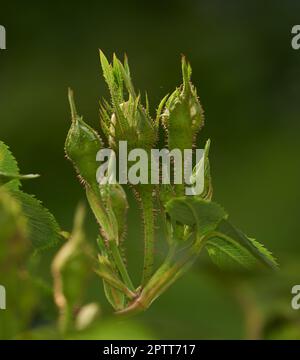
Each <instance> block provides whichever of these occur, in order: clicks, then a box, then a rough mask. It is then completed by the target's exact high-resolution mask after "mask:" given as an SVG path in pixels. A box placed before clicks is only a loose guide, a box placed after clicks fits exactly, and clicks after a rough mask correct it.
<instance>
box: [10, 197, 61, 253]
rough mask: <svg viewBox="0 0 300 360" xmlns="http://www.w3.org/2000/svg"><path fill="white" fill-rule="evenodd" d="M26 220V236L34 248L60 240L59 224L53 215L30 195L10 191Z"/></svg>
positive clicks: (39, 248)
mask: <svg viewBox="0 0 300 360" xmlns="http://www.w3.org/2000/svg"><path fill="white" fill-rule="evenodd" d="M11 195H12V197H13V198H14V199H15V200H16V201H17V202H18V203H19V204H20V206H21V209H22V213H23V214H24V216H25V218H26V220H27V228H28V238H29V240H30V241H31V243H32V245H33V247H34V249H36V250H44V249H47V248H49V247H52V246H54V245H56V244H57V243H58V242H59V241H60V235H59V231H60V229H59V226H58V224H57V222H56V220H55V218H54V216H53V215H52V214H51V213H50V212H49V210H47V209H46V208H45V207H44V206H43V205H42V203H41V202H40V201H39V200H37V199H36V198H35V197H33V196H32V195H28V194H25V193H24V192H22V191H18V190H16V191H11Z"/></svg>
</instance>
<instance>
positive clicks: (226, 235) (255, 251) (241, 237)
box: [216, 219, 278, 269]
mask: <svg viewBox="0 0 300 360" xmlns="http://www.w3.org/2000/svg"><path fill="white" fill-rule="evenodd" d="M216 231H217V233H218V234H219V236H218V237H221V238H222V239H223V240H225V241H227V242H229V243H231V244H232V243H234V244H239V245H240V246H242V247H243V248H244V249H246V250H247V251H248V252H249V253H250V254H252V256H254V258H256V259H257V260H259V261H260V262H262V263H263V264H265V265H266V266H268V267H271V268H273V269H275V268H277V266H278V264H277V261H276V259H275V258H274V257H273V255H272V254H271V253H270V252H269V251H268V250H267V249H266V248H265V247H264V246H263V245H262V244H260V243H259V242H258V241H257V240H254V239H250V238H248V237H247V236H246V235H245V234H244V233H243V232H242V231H241V230H239V229H237V228H236V227H234V226H233V225H232V224H231V223H230V222H229V221H227V220H225V219H223V220H222V221H221V222H220V224H219V225H218V227H217V229H216Z"/></svg>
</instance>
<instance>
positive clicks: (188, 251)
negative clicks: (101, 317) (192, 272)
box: [117, 234, 211, 317]
mask: <svg viewBox="0 0 300 360" xmlns="http://www.w3.org/2000/svg"><path fill="white" fill-rule="evenodd" d="M210 236H211V234H209V235H206V236H204V237H201V238H198V239H196V241H195V243H194V244H193V245H191V246H189V247H187V248H181V249H179V248H178V247H177V246H176V245H175V244H174V245H173V246H172V247H171V248H170V250H169V254H168V256H167V258H166V259H165V261H164V263H163V264H162V265H161V266H160V267H159V269H158V270H157V271H156V272H155V274H154V275H153V276H152V277H151V279H150V280H149V282H148V283H147V284H146V286H145V287H144V289H143V290H142V291H141V293H140V295H139V296H138V297H137V298H136V299H135V300H134V301H133V302H132V303H131V304H130V305H129V306H128V307H127V308H125V309H123V310H121V311H118V312H117V314H118V315H121V316H125V317H126V316H131V315H135V314H136V313H139V312H141V311H144V310H145V309H147V308H148V307H149V306H150V305H151V304H152V303H153V301H154V300H155V299H157V298H158V297H159V296H160V295H161V294H162V293H163V292H164V291H166V290H167V289H168V288H169V286H171V285H172V284H173V283H174V282H175V281H176V280H177V279H178V278H179V277H181V276H182V275H183V274H184V273H185V272H186V271H187V270H188V269H189V268H190V267H191V266H192V265H193V264H194V262H195V260H196V259H197V258H198V256H199V254H200V252H201V250H202V249H203V247H204V245H205V243H206V241H207V240H208V239H209V238H210Z"/></svg>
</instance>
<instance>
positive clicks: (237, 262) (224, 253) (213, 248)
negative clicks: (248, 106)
mask: <svg viewBox="0 0 300 360" xmlns="http://www.w3.org/2000/svg"><path fill="white" fill-rule="evenodd" d="M206 250H207V252H208V254H209V256H210V258H211V260H212V261H213V262H214V263H215V264H216V265H217V266H219V267H220V268H222V269H226V270H234V269H236V268H238V267H242V268H246V269H251V268H253V267H254V266H255V265H256V264H257V259H256V258H255V257H253V255H251V254H250V253H249V251H248V250H246V249H245V248H244V247H242V246H241V245H239V244H238V243H236V242H235V241H232V242H230V241H226V240H224V239H222V238H220V237H214V238H212V239H209V240H208V241H207V244H206Z"/></svg>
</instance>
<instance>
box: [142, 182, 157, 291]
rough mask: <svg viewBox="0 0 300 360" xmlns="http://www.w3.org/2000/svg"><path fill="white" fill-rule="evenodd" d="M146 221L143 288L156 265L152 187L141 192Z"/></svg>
mask: <svg viewBox="0 0 300 360" xmlns="http://www.w3.org/2000/svg"><path fill="white" fill-rule="evenodd" d="M140 197H141V206H142V212H143V220H144V267H143V277H142V284H141V285H142V286H145V284H146V283H147V282H148V280H149V279H150V278H151V276H152V273H153V264H154V214H153V199H152V187H151V188H150V189H149V188H143V189H142V191H141V192H140Z"/></svg>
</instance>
